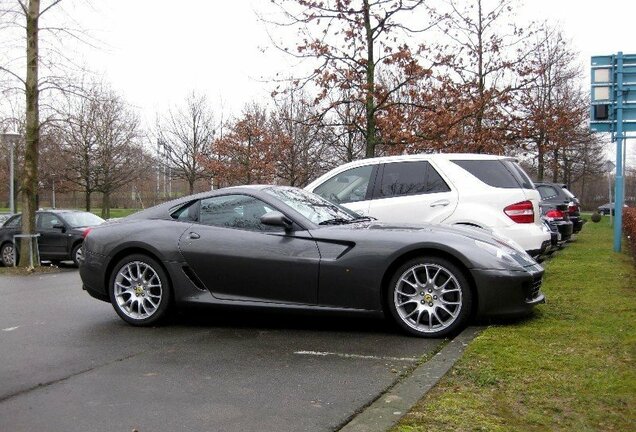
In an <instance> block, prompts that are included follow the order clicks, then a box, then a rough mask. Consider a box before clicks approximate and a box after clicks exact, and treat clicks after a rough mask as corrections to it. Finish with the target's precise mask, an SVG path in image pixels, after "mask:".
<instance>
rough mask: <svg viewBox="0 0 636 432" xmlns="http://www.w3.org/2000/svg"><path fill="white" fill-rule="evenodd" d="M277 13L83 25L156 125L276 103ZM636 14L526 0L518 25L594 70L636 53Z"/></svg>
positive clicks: (187, 3) (200, 10) (585, 1)
mask: <svg viewBox="0 0 636 432" xmlns="http://www.w3.org/2000/svg"><path fill="white" fill-rule="evenodd" d="M594 5H596V6H594ZM598 5H602V6H603V7H604V9H602V8H599V6H598ZM268 8H269V1H268V0H233V1H205V0H200V1H195V0H182V1H179V2H174V1H162V0H134V1H131V0H109V1H107V2H102V3H100V4H97V5H96V6H95V9H94V10H93V12H92V13H87V14H86V15H87V16H86V19H84V20H83V19H82V18H81V17H78V18H79V21H80V22H82V21H83V22H82V24H83V25H84V26H85V27H87V28H88V29H89V31H90V32H91V34H94V36H95V37H96V38H98V39H99V40H100V41H101V45H103V46H104V48H103V49H99V50H95V49H88V48H84V49H83V51H85V53H84V55H85V56H86V61H87V63H88V66H89V67H90V68H92V69H94V70H97V71H99V72H101V73H102V74H103V75H104V77H105V78H106V80H107V81H109V82H110V83H111V84H112V85H113V86H114V87H115V88H116V89H117V90H119V91H121V93H122V94H123V95H124V96H125V98H126V99H127V100H128V101H129V102H130V103H132V104H134V105H136V106H138V107H139V108H140V109H141V111H142V113H143V114H144V117H145V120H146V122H148V123H150V124H152V123H153V121H154V113H156V112H162V111H164V110H165V109H167V108H168V107H169V106H171V105H173V104H175V103H178V102H180V101H182V100H183V99H184V97H185V95H186V94H187V93H188V92H189V91H191V90H193V89H197V90H200V91H202V92H205V93H206V94H207V95H208V96H209V97H210V99H211V102H212V103H213V104H214V105H215V106H218V105H219V104H220V103H221V102H220V101H223V105H224V107H225V108H224V109H225V111H226V112H229V113H238V112H239V111H240V109H241V108H242V106H243V105H244V104H245V103H247V102H249V101H251V100H254V99H262V98H267V97H268V95H269V94H270V92H271V90H272V86H271V85H269V84H268V83H264V82H262V81H261V80H262V79H267V78H268V77H272V76H274V75H275V74H276V73H277V72H280V73H282V74H286V73H288V71H289V70H290V67H291V66H292V65H293V62H292V60H291V59H289V58H287V57H285V56H284V55H283V54H281V53H279V52H277V51H276V50H275V49H272V48H271V47H270V45H269V41H268V36H267V33H266V31H265V26H264V24H262V23H261V22H259V20H258V18H257V16H256V14H255V10H261V11H267V10H268ZM69 12H70V14H72V11H69ZM635 12H636V1H634V0H605V1H604V2H598V1H589V0H526V1H525V4H524V5H523V6H522V7H521V8H520V9H518V12H517V15H518V16H517V18H518V20H519V21H520V22H521V23H529V22H530V21H532V20H545V19H548V20H550V21H551V22H553V23H555V24H558V25H560V26H561V28H562V29H563V31H564V33H565V35H566V36H567V37H569V38H570V39H571V41H572V45H573V47H574V48H575V49H577V50H579V51H580V52H581V63H582V64H584V65H585V67H586V69H587V67H588V65H589V58H590V56H591V55H597V54H611V53H615V52H618V51H619V50H622V51H623V52H625V53H635V52H636V35H635V34H634V30H633V28H634V27H633V26H632V27H630V20H632V21H633V19H634V16H635V14H634V13H635Z"/></svg>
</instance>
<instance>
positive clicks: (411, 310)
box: [393, 264, 462, 333]
mask: <svg viewBox="0 0 636 432" xmlns="http://www.w3.org/2000/svg"><path fill="white" fill-rule="evenodd" d="M393 301H394V305H395V309H396V310H397V312H398V314H399V316H400V318H401V319H402V321H403V322H404V323H405V324H406V325H408V326H409V327H411V328H412V329H414V330H416V331H418V332H422V333H437V332H439V331H442V330H444V329H446V328H448V327H449V326H450V325H452V324H453V323H454V322H455V320H457V317H458V316H459V314H460V312H461V309H462V290H461V287H460V284H459V282H458V280H457V278H456V277H455V276H454V275H453V273H452V272H450V271H449V270H448V269H446V268H445V267H443V266H441V265H439V264H417V265H415V266H413V267H411V268H409V269H407V270H406V271H405V272H404V273H402V275H401V276H400V278H399V279H398V281H397V283H396V285H395V289H394V293H393Z"/></svg>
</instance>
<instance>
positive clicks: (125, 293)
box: [108, 254, 172, 326]
mask: <svg viewBox="0 0 636 432" xmlns="http://www.w3.org/2000/svg"><path fill="white" fill-rule="evenodd" d="M137 269H140V270H137ZM144 269H145V270H144ZM148 269H150V270H148ZM153 273H154V274H153ZM126 275H128V276H126ZM146 282H147V283H146ZM157 284H158V285H159V287H156V286H155V285H157ZM146 294H147V297H146ZM108 295H109V297H110V302H111V304H112V305H113V308H114V309H115V312H117V314H118V315H119V316H120V318H121V319H123V320H124V321H126V322H127V323H128V324H132V325H134V326H152V325H157V324H159V323H161V322H162V321H163V320H165V319H166V318H167V316H168V313H169V310H170V306H171V303H172V290H171V287H170V280H169V278H168V276H167V274H166V272H165V271H164V270H163V268H162V267H161V265H160V264H159V263H158V262H157V261H156V260H154V259H153V258H151V257H149V256H147V255H142V254H133V255H129V256H127V257H125V258H123V259H122V260H120V261H119V262H118V263H117V264H116V265H115V267H114V268H113V272H112V273H111V275H110V278H109V285H108ZM157 296H158V302H157V304H156V305H155V304H154V303H153V302H152V299H155V300H156V299H157ZM128 302H130V305H128V307H127V306H126V303H128ZM149 305H150V307H149ZM149 309H151V311H150V312H149V313H148V310H149ZM142 311H143V312H142ZM144 312H146V314H144Z"/></svg>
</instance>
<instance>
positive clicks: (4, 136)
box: [0, 132, 20, 213]
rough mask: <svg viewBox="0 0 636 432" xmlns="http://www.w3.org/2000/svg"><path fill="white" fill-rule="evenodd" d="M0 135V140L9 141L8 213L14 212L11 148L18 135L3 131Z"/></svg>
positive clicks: (13, 176) (13, 173) (13, 174)
mask: <svg viewBox="0 0 636 432" xmlns="http://www.w3.org/2000/svg"><path fill="white" fill-rule="evenodd" d="M0 137H2V141H3V142H5V143H7V142H8V143H9V158H10V159H11V160H10V161H9V212H10V213H15V202H14V199H13V197H14V195H15V190H14V183H15V170H14V165H13V164H14V162H13V150H14V147H15V141H14V140H16V139H18V138H20V135H19V134H17V133H11V132H9V133H3V134H0Z"/></svg>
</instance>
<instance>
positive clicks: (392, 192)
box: [305, 153, 550, 256]
mask: <svg viewBox="0 0 636 432" xmlns="http://www.w3.org/2000/svg"><path fill="white" fill-rule="evenodd" d="M305 189H306V190H308V191H310V192H314V193H316V194H318V195H320V196H322V197H324V198H326V199H328V200H330V201H332V202H335V203H338V204H341V205H344V206H345V207H347V208H350V209H351V210H354V211H356V212H358V213H360V214H362V215H366V216H372V217H375V218H377V219H378V220H380V221H384V222H392V223H420V222H428V223H443V224H449V225H469V226H474V227H479V228H484V229H488V230H490V231H492V232H494V233H495V234H498V235H500V236H504V237H507V238H509V239H511V240H513V241H514V242H516V243H517V244H519V245H520V246H521V247H522V248H523V249H524V250H525V251H527V252H528V253H529V254H530V255H533V256H537V255H539V254H540V253H542V252H543V251H544V250H545V249H546V248H547V247H548V246H549V245H550V233H549V231H548V230H546V229H545V227H544V225H543V224H542V223H541V211H540V210H539V201H540V200H541V197H540V195H539V192H538V191H537V190H536V189H535V188H534V185H533V183H532V181H531V180H530V178H529V177H528V176H527V175H526V173H525V172H524V171H523V169H522V168H521V167H520V166H519V165H518V164H517V162H516V160H515V159H514V158H510V157H505V156H493V155H481V154H461V153H456V154H450V153H449V154H443V153H442V154H422V155H410V156H391V157H380V158H373V159H362V160H358V161H355V162H351V163H348V164H345V165H342V166H340V167H338V168H335V169H333V170H331V171H329V172H328V173H327V174H325V175H323V176H321V177H320V178H318V179H317V180H315V181H313V182H312V183H310V184H309V185H307V187H305Z"/></svg>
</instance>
